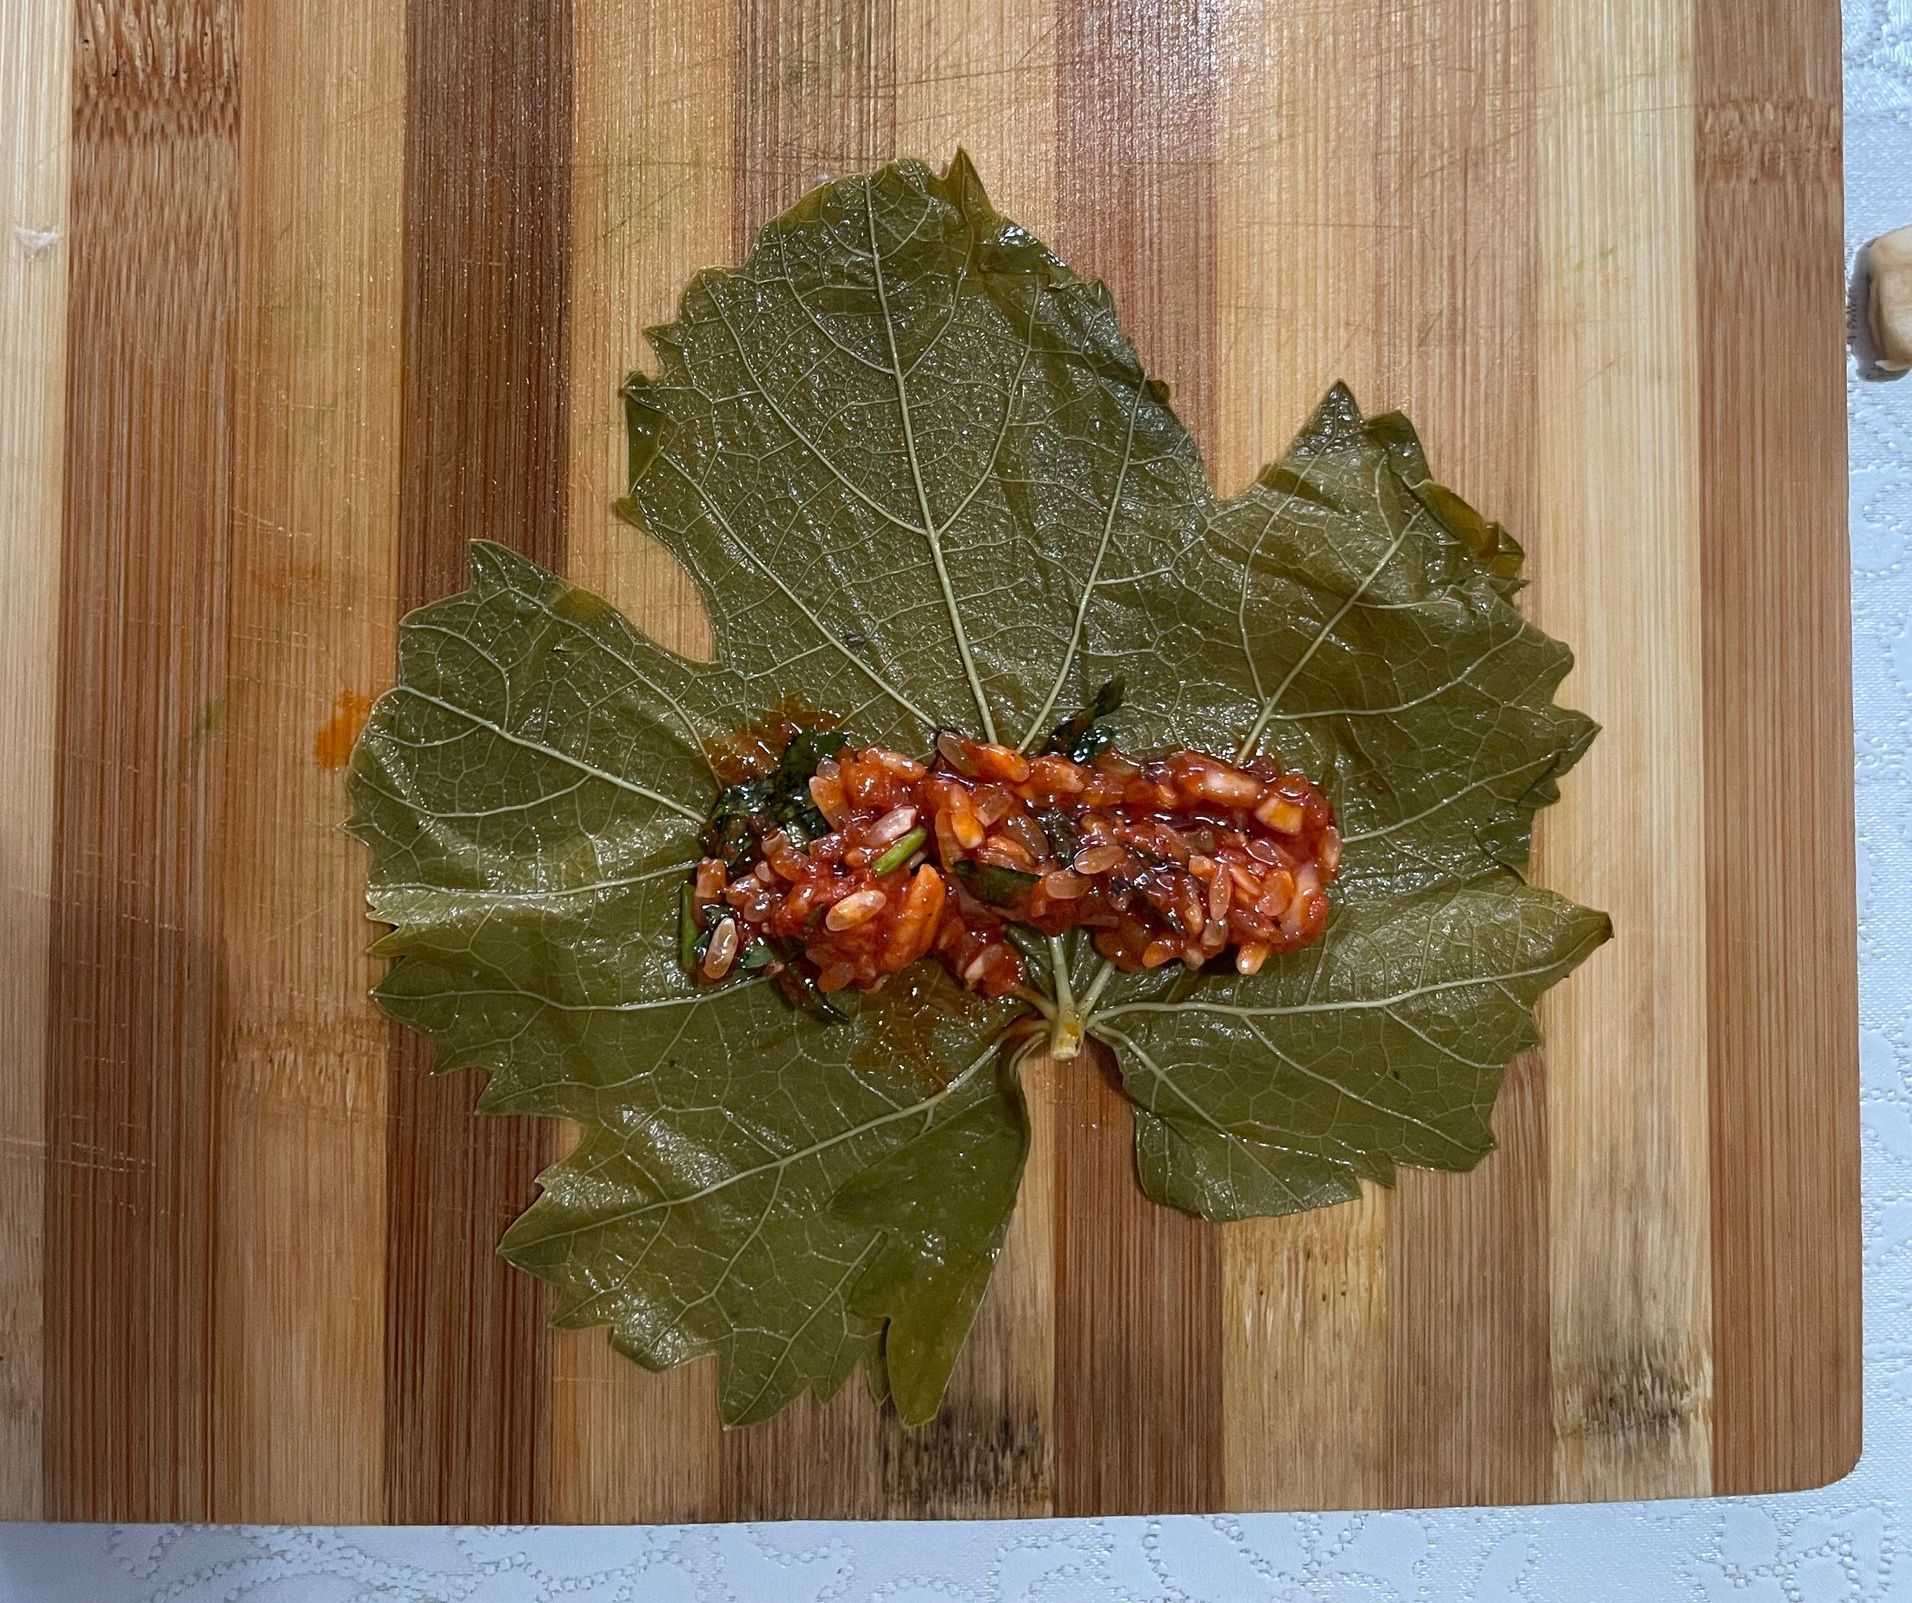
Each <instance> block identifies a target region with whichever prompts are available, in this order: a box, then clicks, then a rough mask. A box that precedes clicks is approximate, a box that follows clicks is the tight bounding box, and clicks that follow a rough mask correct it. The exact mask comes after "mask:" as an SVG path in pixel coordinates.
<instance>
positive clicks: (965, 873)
mask: <svg viewBox="0 0 1912 1603" xmlns="http://www.w3.org/2000/svg"><path fill="white" fill-rule="evenodd" d="M956 874H957V877H958V878H960V879H961V880H962V882H963V883H964V884H965V885H967V886H968V887H969V893H970V895H972V896H974V897H975V898H976V900H977V901H979V902H987V903H989V904H990V905H991V906H992V907H1016V906H1018V905H1020V904H1021V902H1022V901H1023V899H1024V898H1025V897H1026V896H1028V894H1029V893H1030V892H1031V891H1032V890H1034V889H1035V887H1036V881H1037V879H1039V878H1040V877H1041V876H1040V875H1036V874H1025V873H1023V871H1022V870H1021V869H1019V868H1002V867H999V866H998V865H997V864H995V863H969V862H963V863H958V864H957V865H956Z"/></svg>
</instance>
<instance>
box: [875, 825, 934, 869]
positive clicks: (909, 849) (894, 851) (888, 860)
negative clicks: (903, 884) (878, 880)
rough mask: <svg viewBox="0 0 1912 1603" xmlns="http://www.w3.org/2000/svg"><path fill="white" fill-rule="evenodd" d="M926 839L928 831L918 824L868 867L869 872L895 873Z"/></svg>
mask: <svg viewBox="0 0 1912 1603" xmlns="http://www.w3.org/2000/svg"><path fill="white" fill-rule="evenodd" d="M928 839H929V831H928V830H927V829H924V828H923V827H922V826H921V825H920V824H919V825H918V826H917V827H916V828H915V829H912V830H911V831H910V832H909V833H908V834H907V835H905V836H903V837H902V838H901V839H900V840H898V841H897V843H896V844H895V845H894V846H892V847H891V848H890V849H889V850H888V851H886V852H885V853H884V854H883V855H882V856H881V857H879V858H877V860H876V861H875V862H874V863H872V864H871V865H870V868H871V871H872V872H873V873H877V874H889V873H893V872H895V871H896V870H897V869H899V868H901V867H902V866H903V865H904V864H905V863H907V862H908V861H909V860H910V857H911V856H912V855H913V854H914V853H915V851H916V849H917V847H919V846H921V845H922V844H923V842H924V841H926V840H928Z"/></svg>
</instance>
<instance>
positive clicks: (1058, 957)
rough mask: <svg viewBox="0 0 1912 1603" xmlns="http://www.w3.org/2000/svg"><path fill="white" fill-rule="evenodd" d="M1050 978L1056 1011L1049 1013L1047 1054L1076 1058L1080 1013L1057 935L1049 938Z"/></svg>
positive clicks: (1080, 1027) (1080, 1049)
mask: <svg viewBox="0 0 1912 1603" xmlns="http://www.w3.org/2000/svg"><path fill="white" fill-rule="evenodd" d="M1049 977H1050V979H1051V981H1052V982H1053V983H1054V985H1055V988H1056V1005H1055V1009H1054V1011H1053V1012H1051V1013H1050V1014H1049V1022H1050V1025H1051V1028H1050V1031H1049V1055H1050V1056H1051V1057H1054V1058H1072V1057H1078V1056H1080V1055H1081V1052H1082V1014H1081V1013H1080V1012H1079V1011H1077V1008H1076V999H1075V990H1074V988H1073V987H1072V986H1071V985H1070V984H1069V962H1068V958H1067V957H1066V956H1065V954H1064V953H1063V950H1062V938H1061V937H1060V936H1058V935H1051V936H1050V937H1049Z"/></svg>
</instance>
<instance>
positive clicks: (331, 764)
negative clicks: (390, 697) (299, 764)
mask: <svg viewBox="0 0 1912 1603" xmlns="http://www.w3.org/2000/svg"><path fill="white" fill-rule="evenodd" d="M371 710H372V698H371V697H370V696H361V695H360V694H359V693H358V692H357V691H356V690H341V691H340V692H339V693H338V695H336V696H335V697H333V698H332V716H331V717H330V718H328V719H326V721H325V723H324V725H323V727H321V728H320V730H319V732H318V733H317V734H316V735H314V736H313V737H312V760H313V761H314V762H316V763H317V764H318V765H319V766H320V767H321V768H323V769H324V770H325V771H326V772H327V773H335V772H337V771H338V770H339V769H341V768H343V767H344V766H345V760H346V759H347V758H348V757H350V756H351V755H352V742H353V741H355V740H357V739H358V737H359V731H360V730H361V729H363V728H364V727H365V715H366V714H367V713H369V712H370V711H371Z"/></svg>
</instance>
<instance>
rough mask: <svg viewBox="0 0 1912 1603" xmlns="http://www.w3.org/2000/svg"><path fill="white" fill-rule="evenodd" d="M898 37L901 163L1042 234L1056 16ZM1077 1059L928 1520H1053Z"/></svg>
mask: <svg viewBox="0 0 1912 1603" xmlns="http://www.w3.org/2000/svg"><path fill="white" fill-rule="evenodd" d="M910 20H911V22H912V23H913V25H912V26H906V27H903V28H900V29H899V30H898V33H897V43H896V76H897V107H896V154H898V155H908V154H912V153H923V152H937V153H939V154H940V153H942V152H947V151H953V150H954V149H956V148H957V146H958V145H962V146H965V147H966V148H967V149H968V150H969V152H970V154H971V156H972V157H973V158H974V159H975V160H976V161H977V162H978V164H979V165H980V167H981V170H983V171H985V172H987V173H989V174H990V178H989V184H990V195H991V198H992V199H993V200H994V201H995V202H996V204H997V205H998V206H1000V207H1001V208H1002V209H1003V210H1004V211H1005V212H1007V213H1008V214H1009V215H1010V216H1013V217H1015V218H1017V219H1019V220H1022V221H1025V222H1026V223H1027V224H1028V226H1030V227H1032V228H1036V229H1039V230H1042V231H1047V230H1048V228H1049V225H1050V222H1051V220H1052V218H1053V217H1054V215H1055V186H1056V171H1057V169H1056V159H1055V142H1056V74H1055V55H1054V51H1055V27H1054V15H1053V12H1052V10H1051V8H1050V7H1049V6H1047V5H1037V4H1030V3H1014V4H1008V3H998V4H992V5H978V6H974V7H969V8H958V7H939V6H929V7H922V8H919V9H918V10H917V11H916V12H915V14H914V15H913V16H912V17H911V19H910ZM1078 1072H1079V1066H1077V1065H1071V1064H1058V1063H1053V1062H1051V1061H1049V1060H1048V1059H1046V1058H1045V1059H1042V1060H1040V1061H1036V1062H1031V1063H1029V1064H1028V1065H1027V1066H1026V1068H1025V1071H1024V1074H1023V1089H1024V1093H1025V1095H1026V1096H1027V1098H1028V1102H1029V1114H1030V1123H1031V1139H1030V1151H1029V1158H1028V1162H1027V1164H1026V1165H1025V1167H1024V1170H1023V1181H1022V1188H1021V1190H1020V1191H1019V1192H1018V1193H1017V1197H1016V1211H1015V1215H1014V1217H1013V1218H1012V1219H1011V1221H1010V1226H1009V1233H1008V1237H1007V1239H1006V1240H1005V1241H1004V1243H1003V1250H1002V1254H1001V1256H1000V1257H999V1258H998V1259H997V1260H996V1269H995V1272H994V1273H993V1274H992V1275H991V1276H990V1282H989V1291H988V1294H987V1295H986V1296H985V1297H984V1299H983V1304H982V1307H981V1308H980V1309H979V1310H978V1312H977V1316H976V1324H975V1327H974V1329H973V1331H972V1332H971V1335H970V1339H969V1342H968V1344H967V1345H966V1346H965V1348H964V1350H963V1353H962V1355H961V1357H960V1358H959V1359H958V1361H957V1365H956V1370H955V1373H954V1374H953V1375H952V1376H951V1377H950V1386H949V1392H948V1404H947V1407H946V1409H945V1411H944V1414H943V1416H942V1417H941V1418H940V1419H939V1420H937V1421H936V1422H935V1424H933V1425H932V1426H931V1427H930V1428H929V1429H928V1430H925V1431H921V1432H917V1433H914V1434H912V1433H910V1432H905V1431H900V1430H895V1429H891V1430H890V1431H888V1432H887V1433H886V1435H885V1449H884V1450H885V1456H886V1464H887V1468H886V1473H885V1481H884V1484H885V1490H886V1492H887V1494H888V1496H889V1497H890V1499H891V1501H892V1506H893V1507H896V1508H899V1509H903V1510H908V1511H909V1512H911V1513H913V1514H917V1515H921V1516H924V1517H931V1518H939V1519H941V1518H958V1517H971V1518H995V1519H1002V1518H1009V1517H1013V1516H1022V1515H1047V1514H1053V1513H1054V1512H1055V1508H1056V1501H1055V1454H1056V1434H1055V1394H1056V1390H1057V1386H1058V1384H1059V1377H1058V1374H1057V1371H1056V1356H1057V1349H1056V1300H1057V1299H1056V1270H1055V1227H1056V1141H1057V1125H1058V1120H1059V1118H1060V1103H1061V1101H1062V1099H1063V1097H1064V1096H1065V1095H1066V1087H1067V1084H1068V1081H1069V1080H1070V1079H1071V1078H1072V1077H1073V1076H1074V1075H1075V1074H1077V1073H1078Z"/></svg>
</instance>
